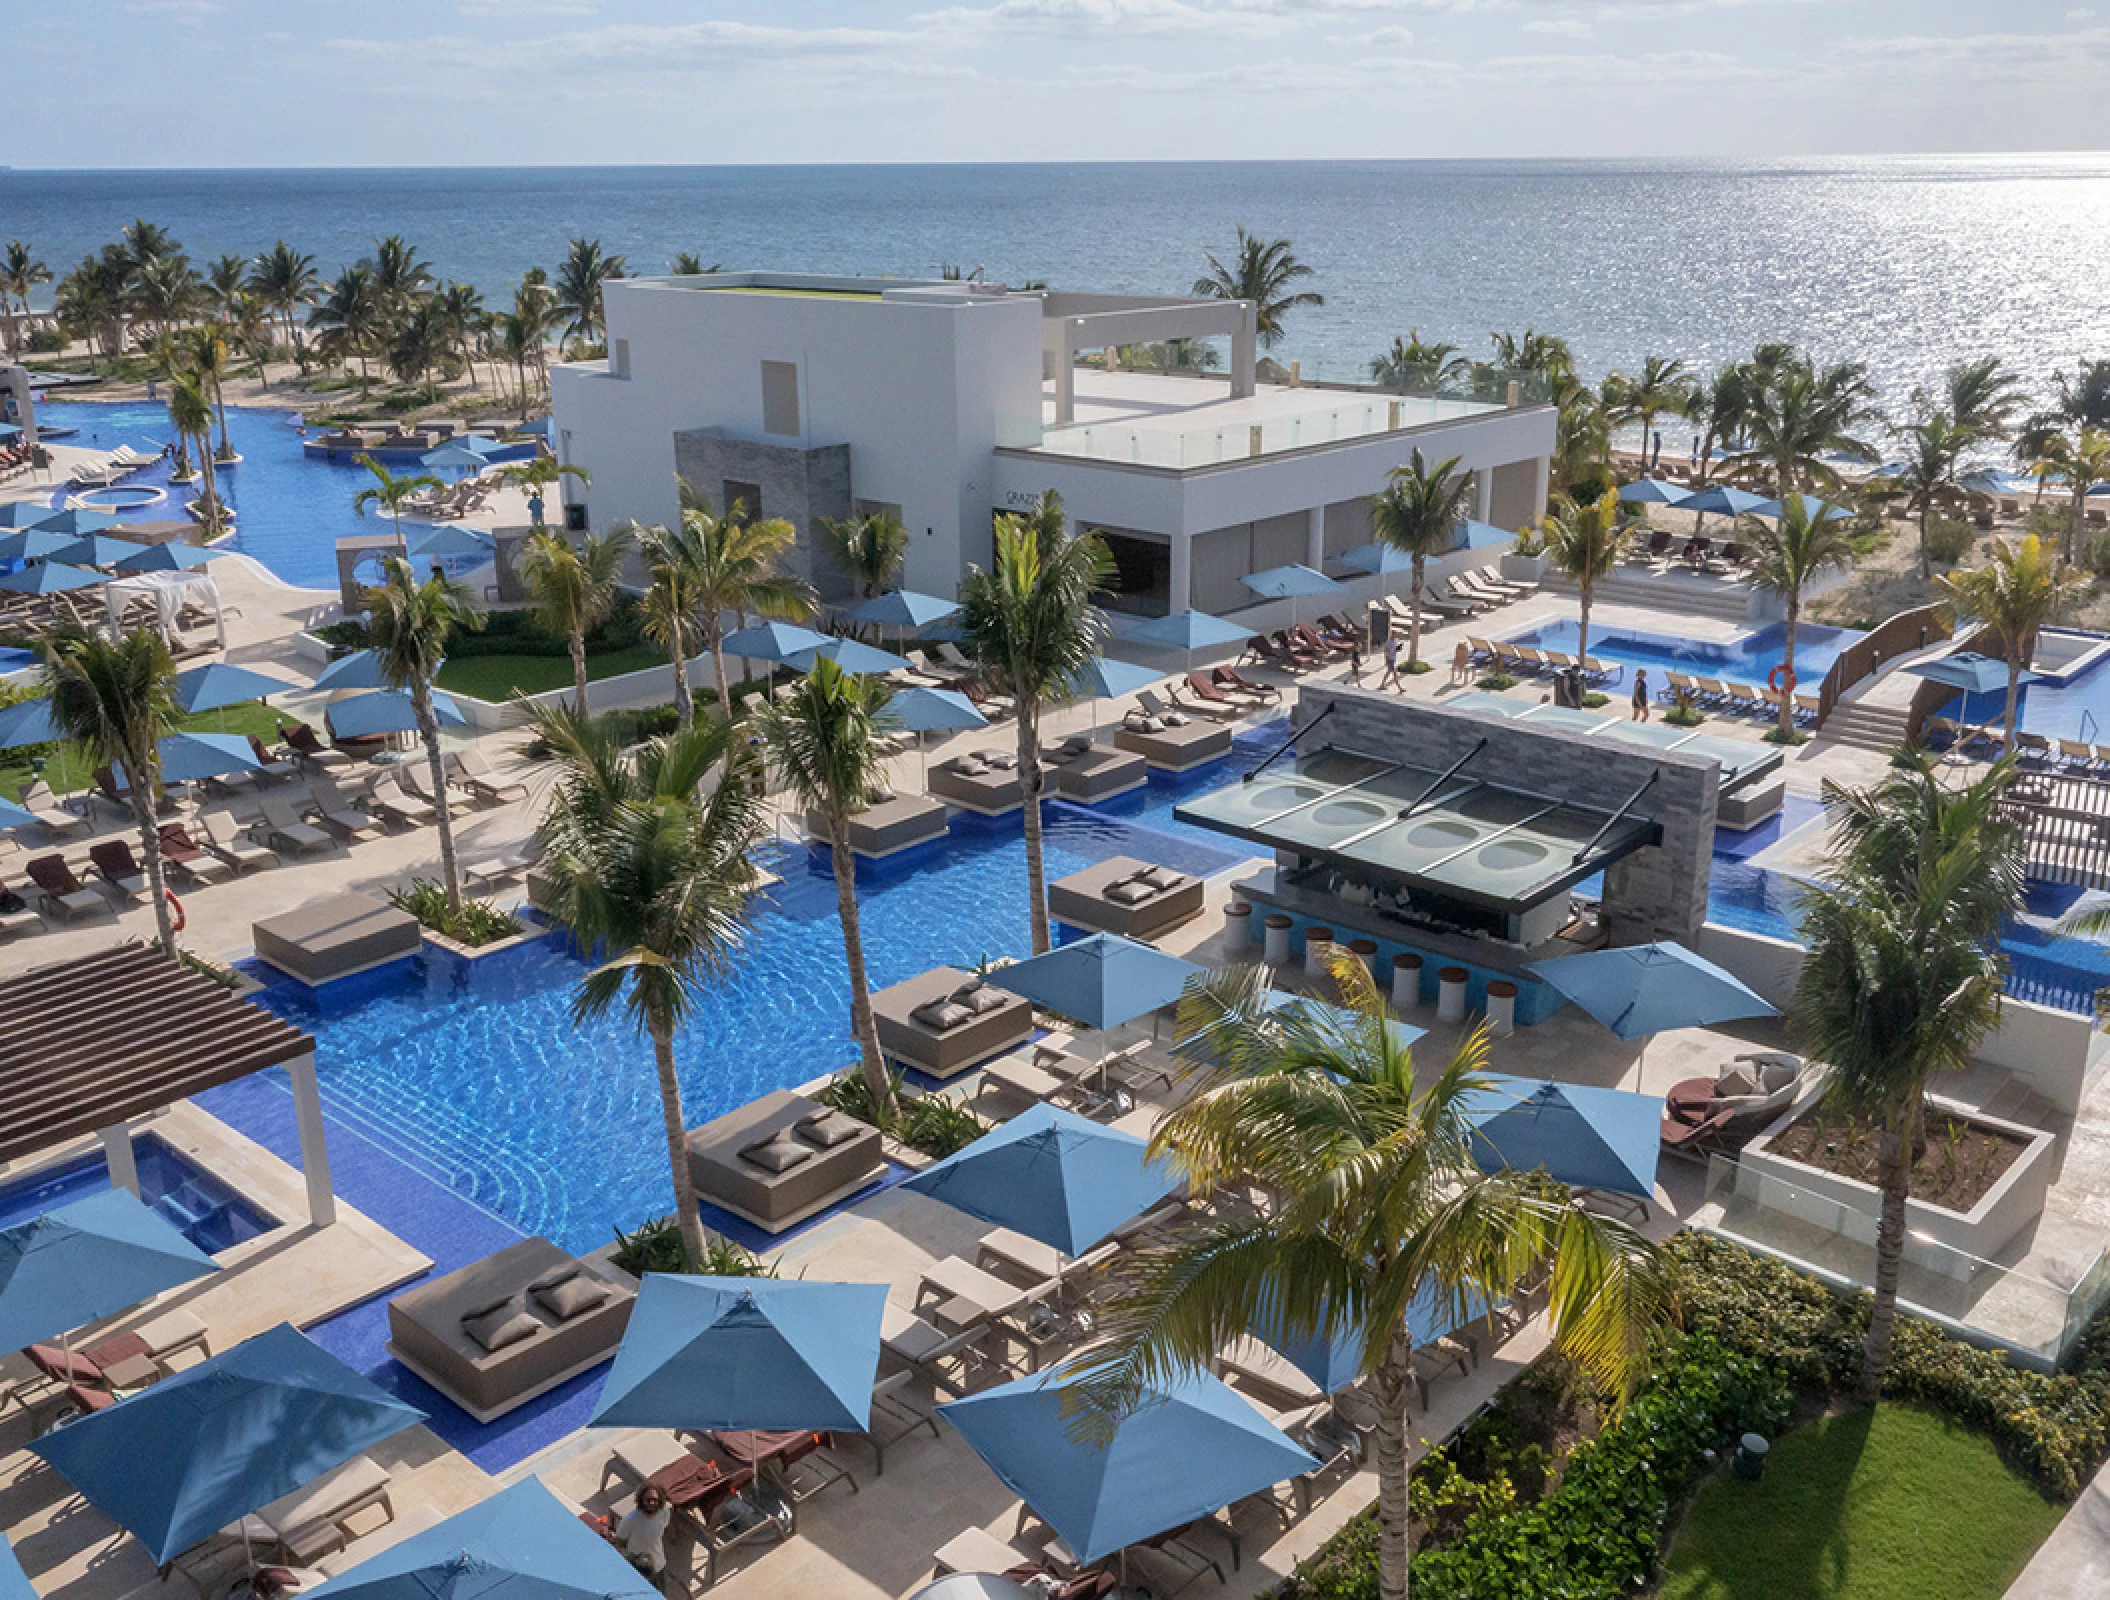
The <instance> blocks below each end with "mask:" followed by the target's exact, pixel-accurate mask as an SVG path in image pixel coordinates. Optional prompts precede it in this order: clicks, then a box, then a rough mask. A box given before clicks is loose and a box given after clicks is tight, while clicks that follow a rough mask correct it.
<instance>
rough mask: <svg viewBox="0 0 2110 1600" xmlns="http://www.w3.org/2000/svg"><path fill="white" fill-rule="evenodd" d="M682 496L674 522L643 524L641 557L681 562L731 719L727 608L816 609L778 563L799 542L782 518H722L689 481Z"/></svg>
mask: <svg viewBox="0 0 2110 1600" xmlns="http://www.w3.org/2000/svg"><path fill="white" fill-rule="evenodd" d="M681 499H682V505H681V522H680V524H679V525H678V527H676V528H671V529H669V528H648V529H646V530H645V539H646V543H645V548H646V551H647V556H646V559H647V560H649V561H654V562H655V563H657V564H662V565H673V566H679V567H683V568H685V569H686V572H685V575H684V580H683V582H684V587H686V588H687V589H688V590H689V592H690V593H692V594H693V595H694V596H695V599H696V604H697V615H698V616H699V617H700V618H701V619H702V622H703V641H704V643H705V644H707V645H709V646H710V649H711V670H712V672H713V673H714V674H715V676H716V678H717V681H718V704H719V706H720V707H721V708H722V709H723V711H724V713H725V715H726V717H727V718H728V719H730V718H731V717H732V714H733V692H732V683H731V681H730V680H729V679H728V678H727V677H726V675H725V648H724V645H725V620H724V619H725V613H727V612H728V611H733V612H738V613H739V614H741V615H742V616H745V615H748V614H749V613H753V614H754V615H756V616H763V617H776V618H780V619H782V620H784V621H796V620H797V619H799V618H801V617H809V616H811V615H813V591H812V590H811V589H810V588H808V587H807V586H806V584H805V583H804V582H803V581H802V580H801V579H798V578H794V577H791V576H789V575H788V574H786V573H783V572H779V571H778V570H777V563H778V562H779V561H781V560H782V559H783V557H784V552H785V551H787V550H789V549H790V548H791V547H792V546H793V545H794V544H795V543H797V542H798V530H797V529H796V528H794V527H792V525H791V524H790V523H788V522H786V521H785V520H784V519H783V518H782V517H769V518H764V519H763V520H761V521H757V522H743V521H741V520H740V519H739V518H738V517H737V516H724V517H721V516H719V515H717V514H716V513H715V512H713V511H712V510H711V508H710V505H709V504H708V503H707V502H706V501H704V500H703V499H702V498H701V497H699V496H697V495H695V494H692V493H691V492H690V491H689V489H688V488H687V486H686V485H684V486H683V489H682V496H681ZM734 509H735V511H736V512H737V510H738V508H737V507H735V508H734Z"/></svg>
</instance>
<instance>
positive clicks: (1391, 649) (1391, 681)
mask: <svg viewBox="0 0 2110 1600" xmlns="http://www.w3.org/2000/svg"><path fill="white" fill-rule="evenodd" d="M1377 686H1378V687H1379V688H1380V689H1398V690H1401V691H1404V690H1405V689H1406V685H1405V684H1403V683H1401V682H1400V681H1399V635H1398V634H1396V633H1388V634H1386V635H1385V675H1384V676H1383V677H1382V678H1380V679H1378V680H1377Z"/></svg>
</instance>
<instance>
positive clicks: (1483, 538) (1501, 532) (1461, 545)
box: [1451, 518, 1516, 550]
mask: <svg viewBox="0 0 2110 1600" xmlns="http://www.w3.org/2000/svg"><path fill="white" fill-rule="evenodd" d="M1515 537H1516V532H1515V530H1514V529H1510V528H1498V527H1496V526H1495V525H1494V524H1493V523H1492V522H1474V521H1473V520H1472V519H1471V518H1467V519H1466V520H1465V521H1464V522H1461V523H1459V524H1458V542H1457V543H1456V544H1454V545H1453V546H1451V548H1452V549H1454V550H1491V549H1493V548H1494V547H1495V546H1496V545H1502V544H1508V543H1509V542H1510V541H1511V540H1512V539H1514V538H1515Z"/></svg>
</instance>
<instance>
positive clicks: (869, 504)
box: [857, 500, 901, 522]
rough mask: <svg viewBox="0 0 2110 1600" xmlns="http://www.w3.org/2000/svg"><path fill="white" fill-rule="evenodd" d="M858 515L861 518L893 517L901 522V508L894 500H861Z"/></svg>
mask: <svg viewBox="0 0 2110 1600" xmlns="http://www.w3.org/2000/svg"><path fill="white" fill-rule="evenodd" d="M857 514H858V516H860V517H891V518H893V519H894V521H896V522H899V521H900V520H901V507H900V506H899V505H898V504H897V503H896V502H894V501H892V500H860V501H858V502H857Z"/></svg>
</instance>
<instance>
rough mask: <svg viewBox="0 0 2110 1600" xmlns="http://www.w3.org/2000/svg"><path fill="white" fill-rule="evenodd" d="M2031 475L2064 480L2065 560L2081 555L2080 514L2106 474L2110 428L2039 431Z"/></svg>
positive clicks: (2109, 471)
mask: <svg viewBox="0 0 2110 1600" xmlns="http://www.w3.org/2000/svg"><path fill="white" fill-rule="evenodd" d="M2035 443H2036V459H2035V460H2034V461H2032V462H2031V463H2030V466H2029V470H2030V474H2031V476H2033V477H2035V478H2038V479H2040V480H2041V479H2044V478H2064V479H2065V480H2066V497H2067V512H2066V560H2067V562H2068V563H2069V564H2071V563H2073V562H2076V561H2078V560H2080V558H2081V518H2082V515H2083V513H2084V512H2085V511H2086V510H2087V506H2088V491H2089V490H2090V489H2092V488H2093V487H2095V485H2096V484H2098V483H2100V482H2102V481H2103V480H2104V479H2105V478H2110V430H2106V429H2103V428H2098V427H2096V426H2094V425H2093V424H2087V423H2084V424H2083V425H2082V426H2081V427H2079V428H2078V429H2075V430H2071V431H2068V432H2062V433H2049V434H2043V435H2040V436H2039V437H2038V438H2037V439H2036V441H2035Z"/></svg>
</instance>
